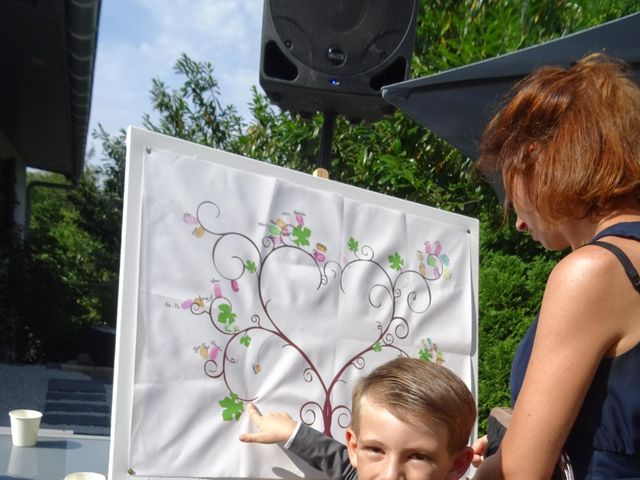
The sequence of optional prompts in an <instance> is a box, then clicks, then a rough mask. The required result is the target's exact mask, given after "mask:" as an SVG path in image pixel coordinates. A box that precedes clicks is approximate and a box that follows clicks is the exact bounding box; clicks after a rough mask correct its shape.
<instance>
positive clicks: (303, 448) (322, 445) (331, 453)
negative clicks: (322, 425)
mask: <svg viewBox="0 0 640 480" xmlns="http://www.w3.org/2000/svg"><path fill="white" fill-rule="evenodd" d="M289 451H290V452H292V453H295V454H296V455H297V456H298V457H300V458H301V459H302V460H304V461H305V462H307V463H308V464H309V465H311V466H312V467H313V468H316V469H318V470H320V471H322V472H324V473H325V474H326V475H327V476H328V477H329V479H330V480H356V479H357V478H358V472H357V470H356V469H355V468H353V466H351V462H350V461H349V453H348V451H347V447H345V446H344V445H343V444H341V443H340V442H338V441H337V440H334V439H333V438H329V437H327V436H326V435H324V434H323V433H321V432H319V431H317V430H315V429H313V428H311V427H309V426H308V425H305V424H304V423H302V424H300V428H299V429H298V432H297V433H296V436H295V437H294V438H293V441H292V442H291V444H290V445H289Z"/></svg>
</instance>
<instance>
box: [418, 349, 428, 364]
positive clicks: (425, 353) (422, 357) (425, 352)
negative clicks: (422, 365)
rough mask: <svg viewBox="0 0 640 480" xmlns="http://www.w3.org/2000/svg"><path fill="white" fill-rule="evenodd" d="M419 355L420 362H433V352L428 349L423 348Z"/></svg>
mask: <svg viewBox="0 0 640 480" xmlns="http://www.w3.org/2000/svg"><path fill="white" fill-rule="evenodd" d="M418 355H420V360H424V361H425V362H430V361H431V352H429V350H427V349H426V348H421V349H420V351H419V352H418Z"/></svg>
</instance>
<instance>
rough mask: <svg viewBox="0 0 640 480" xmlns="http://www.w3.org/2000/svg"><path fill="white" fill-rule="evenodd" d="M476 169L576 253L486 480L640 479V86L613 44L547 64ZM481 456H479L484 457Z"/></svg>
mask: <svg viewBox="0 0 640 480" xmlns="http://www.w3.org/2000/svg"><path fill="white" fill-rule="evenodd" d="M478 168H479V169H480V171H481V172H483V173H484V174H485V175H492V174H495V173H499V174H501V175H502V178H503V182H504V189H505V193H506V198H505V207H507V208H510V207H511V208H513V209H514V210H515V213H516V224H515V226H516V229H517V230H518V231H521V232H528V233H529V234H530V235H531V236H532V237H533V239H534V240H536V241H538V242H540V243H541V244H542V245H543V246H544V247H546V248H547V249H550V250H559V249H564V248H567V247H568V248H570V249H571V250H572V251H571V253H569V254H568V255H567V256H566V257H565V258H563V259H562V261H560V262H559V263H558V265H557V266H556V267H555V268H554V269H553V271H552V273H551V275H550V276H549V279H548V282H547V285H546V288H545V293H544V297H543V301H542V306H541V309H540V314H539V316H538V318H537V319H536V320H535V322H534V323H533V324H532V325H531V327H530V329H529V331H528V332H527V334H526V335H525V337H524V338H523V340H522V342H521V344H520V346H519V347H518V350H517V351H516V355H515V358H514V363H513V367H512V372H511V392H512V402H513V404H514V405H513V406H514V410H513V415H512V418H511V421H510V425H509V428H508V430H507V433H506V435H505V437H504V439H503V441H502V444H501V447H500V449H499V450H498V452H497V453H496V454H495V455H492V456H490V457H487V458H486V459H484V461H482V460H481V458H482V457H481V455H482V454H483V453H484V448H485V446H486V442H483V441H478V442H476V444H475V445H474V448H475V450H476V453H477V454H478V456H477V458H478V463H479V468H478V470H477V472H476V475H475V477H474V479H475V480H483V479H491V480H493V479H500V478H506V479H512V478H514V479H516V478H517V479H519V480H525V479H529V478H531V479H536V480H538V479H543V478H551V476H552V473H553V470H554V466H555V464H556V462H557V459H558V457H559V456H560V454H561V452H562V451H563V450H564V451H566V452H567V453H568V456H569V458H570V461H571V463H572V465H573V471H574V475H575V478H576V479H578V478H581V479H582V478H588V479H614V478H615V479H623V478H626V479H629V478H640V276H639V275H638V272H637V269H640V201H639V196H640V89H639V88H638V86H637V85H636V84H635V83H634V82H633V81H632V80H631V79H630V78H629V76H628V74H627V70H626V68H625V66H624V65H623V64H622V63H620V62H618V61H615V60H614V59H611V58H609V57H606V56H604V55H602V54H592V55H589V56H587V57H585V58H583V59H582V60H580V61H579V62H577V63H576V64H574V65H572V66H571V67H570V68H567V69H563V68H559V67H543V68H541V69H539V70H537V71H536V72H534V73H532V74H531V75H530V76H528V77H527V78H525V79H524V80H523V81H522V82H520V83H519V84H518V85H517V86H516V88H515V89H514V93H513V95H512V97H511V99H510V100H509V101H508V102H507V103H506V104H505V105H504V106H503V107H502V108H501V110H500V111H499V112H498V113H497V114H496V115H495V116H494V118H493V119H492V121H491V122H490V124H489V126H488V127H487V129H486V131H485V133H484V135H483V138H482V143H481V157H480V159H479V161H478ZM480 462H481V463H480Z"/></svg>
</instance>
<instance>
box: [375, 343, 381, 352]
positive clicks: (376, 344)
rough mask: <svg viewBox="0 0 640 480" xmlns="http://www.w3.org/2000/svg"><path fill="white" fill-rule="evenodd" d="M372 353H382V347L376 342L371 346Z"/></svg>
mask: <svg viewBox="0 0 640 480" xmlns="http://www.w3.org/2000/svg"><path fill="white" fill-rule="evenodd" d="M373 351H374V352H381V351H382V345H380V342H376V343H374V344H373Z"/></svg>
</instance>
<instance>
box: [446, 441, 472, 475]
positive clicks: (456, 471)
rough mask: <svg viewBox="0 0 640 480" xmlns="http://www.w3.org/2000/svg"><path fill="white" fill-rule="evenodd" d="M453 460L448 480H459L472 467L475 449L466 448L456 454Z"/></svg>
mask: <svg viewBox="0 0 640 480" xmlns="http://www.w3.org/2000/svg"><path fill="white" fill-rule="evenodd" d="M452 459H453V463H452V464H451V470H449V474H448V475H447V480H458V479H459V478H462V476H463V475H464V474H465V473H467V470H469V465H471V461H472V460H473V448H471V447H464V448H463V449H462V450H460V451H459V452H458V453H456V454H454V455H453V456H452Z"/></svg>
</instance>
